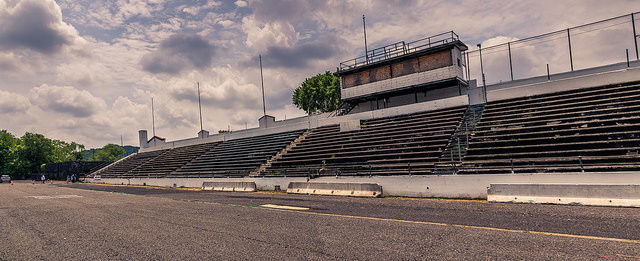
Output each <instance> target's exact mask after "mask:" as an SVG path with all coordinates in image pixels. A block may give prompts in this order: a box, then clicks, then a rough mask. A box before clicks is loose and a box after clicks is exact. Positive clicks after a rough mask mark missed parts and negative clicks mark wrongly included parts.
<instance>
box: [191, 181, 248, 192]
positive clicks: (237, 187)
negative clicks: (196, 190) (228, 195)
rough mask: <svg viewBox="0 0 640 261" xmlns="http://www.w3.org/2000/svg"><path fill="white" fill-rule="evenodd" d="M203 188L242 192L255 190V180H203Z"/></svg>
mask: <svg viewBox="0 0 640 261" xmlns="http://www.w3.org/2000/svg"><path fill="white" fill-rule="evenodd" d="M202 189H203V190H213V191H242V192H254V191H256V183H255V182H203V183H202Z"/></svg>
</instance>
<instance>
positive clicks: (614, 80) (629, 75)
mask: <svg viewBox="0 0 640 261" xmlns="http://www.w3.org/2000/svg"><path fill="white" fill-rule="evenodd" d="M636 81H640V67H630V68H625V69H622V70H615V71H608V72H601V73H594V74H590V75H583V76H577V77H572V78H565V79H561V80H551V81H546V82H541V83H534V84H525V85H520V86H517V87H510V88H503V89H497V90H488V91H487V100H488V101H489V102H491V101H498V100H505V99H512V98H518V97H528V96H534V95H540V94H547V93H554V92H561V91H569V90H577V89H582V88H589V87H597V86H603V85H609V84H618V83H625V82H636ZM487 88H489V87H487Z"/></svg>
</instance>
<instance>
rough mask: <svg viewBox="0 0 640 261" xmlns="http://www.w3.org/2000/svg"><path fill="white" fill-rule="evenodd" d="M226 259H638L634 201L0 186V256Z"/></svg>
mask: <svg viewBox="0 0 640 261" xmlns="http://www.w3.org/2000/svg"><path fill="white" fill-rule="evenodd" d="M106 192H116V193H106ZM265 204H275V205H281V206H295V207H305V208H309V209H308V210H295V211H292V210H278V209H270V208H264V207H260V206H261V205H265ZM527 231H529V232H527ZM223 258H224V259H235V260H239V259H350V260H351V259H376V260H382V259H385V260H386V259H457V260H459V259H558V258H562V259H581V260H585V259H589V260H593V259H603V260H640V209H633V208H604V207H584V206H551V205H519V204H489V203H485V202H483V201H454V200H414V199H393V198H382V199H362V198H346V197H324V196H305V195H287V194H281V193H221V192H209V191H193V190H181V189H159V188H145V187H125V186H103V185H89V184H75V185H65V184H58V185H49V184H45V185H43V184H37V185H32V184H31V183H30V182H29V183H16V185H15V186H9V185H8V184H0V260H32V259H44V260H60V259H101V260H104V259H120V260H125V259H126V260H130V259H159V260H167V259H172V260H175V259H223Z"/></svg>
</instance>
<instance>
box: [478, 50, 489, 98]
mask: <svg viewBox="0 0 640 261" xmlns="http://www.w3.org/2000/svg"><path fill="white" fill-rule="evenodd" d="M478 52H479V53H480V73H481V74H482V91H483V92H484V101H485V102H486V101H487V81H486V79H485V77H484V67H483V65H482V45H480V44H478Z"/></svg>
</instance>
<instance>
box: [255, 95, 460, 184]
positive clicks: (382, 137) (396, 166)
mask: <svg viewBox="0 0 640 261" xmlns="http://www.w3.org/2000/svg"><path fill="white" fill-rule="evenodd" d="M464 111H465V107H456V108H450V109H444V110H437V111H429V112H424V113H418V114H411V115H403V116H397V117H390V118H382V119H374V120H367V121H363V122H362V123H361V129H360V130H356V131H349V132H340V127H339V126H338V125H332V126H326V127H320V128H316V129H313V130H312V131H311V132H310V134H309V135H308V137H306V138H305V139H304V140H302V141H301V142H299V143H298V144H297V145H296V146H295V147H293V148H291V149H290V150H289V151H287V152H286V154H284V155H282V156H281V157H280V158H279V159H276V160H274V161H273V162H271V165H270V166H269V167H267V168H266V169H265V170H264V171H263V172H262V173H261V174H262V175H265V176H308V175H398V174H404V175H406V174H431V173H432V172H433V164H434V162H436V161H437V160H438V158H439V156H440V154H441V153H442V150H443V148H444V147H445V146H446V145H447V142H448V141H449V137H450V136H451V134H452V133H453V131H454V130H455V129H456V126H457V125H458V124H459V122H460V120H461V118H462V115H463V113H464Z"/></svg>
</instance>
